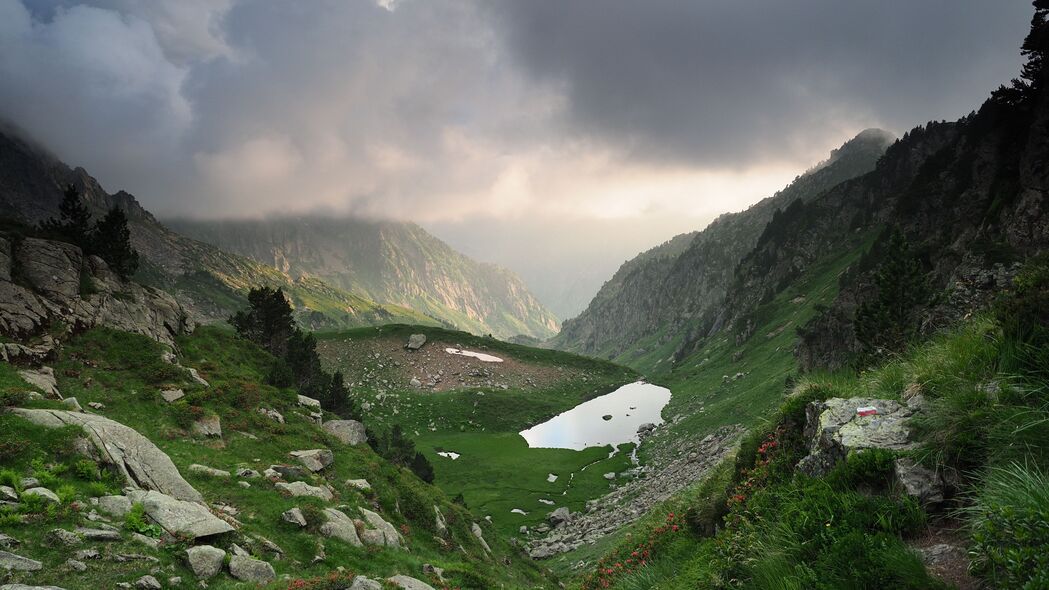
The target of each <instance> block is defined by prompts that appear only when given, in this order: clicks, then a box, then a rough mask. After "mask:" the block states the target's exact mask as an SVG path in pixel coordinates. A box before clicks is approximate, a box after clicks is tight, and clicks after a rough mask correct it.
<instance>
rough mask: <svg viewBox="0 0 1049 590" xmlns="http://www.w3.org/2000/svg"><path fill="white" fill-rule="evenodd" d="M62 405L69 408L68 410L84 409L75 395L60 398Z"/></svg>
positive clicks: (78, 410) (77, 410) (81, 410)
mask: <svg viewBox="0 0 1049 590" xmlns="http://www.w3.org/2000/svg"><path fill="white" fill-rule="evenodd" d="M62 405H63V406H65V407H67V408H69V409H70V410H72V411H74V412H83V411H84V407H83V406H81V405H80V402H79V401H77V399H76V398H75V397H67V398H65V399H63V400H62Z"/></svg>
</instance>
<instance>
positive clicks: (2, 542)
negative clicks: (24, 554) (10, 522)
mask: <svg viewBox="0 0 1049 590" xmlns="http://www.w3.org/2000/svg"><path fill="white" fill-rule="evenodd" d="M21 544H22V542H21V541H19V540H18V539H16V538H14V537H11V536H8V535H5V534H3V533H0V547H3V548H4V549H10V548H12V547H17V546H18V545H21Z"/></svg>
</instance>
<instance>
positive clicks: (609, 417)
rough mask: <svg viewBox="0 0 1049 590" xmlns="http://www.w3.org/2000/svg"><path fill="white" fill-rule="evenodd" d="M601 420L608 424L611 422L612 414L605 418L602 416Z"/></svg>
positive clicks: (606, 415)
mask: <svg viewBox="0 0 1049 590" xmlns="http://www.w3.org/2000/svg"><path fill="white" fill-rule="evenodd" d="M601 419H602V420H604V421H605V422H608V421H609V420H611V419H612V414H605V415H604V416H601Z"/></svg>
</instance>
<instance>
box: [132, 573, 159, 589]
mask: <svg viewBox="0 0 1049 590" xmlns="http://www.w3.org/2000/svg"><path fill="white" fill-rule="evenodd" d="M135 588H138V589H139V590H161V589H162V588H163V586H161V585H160V582H159V581H157V579H156V578H154V577H153V576H142V577H141V578H139V579H137V580H135Z"/></svg>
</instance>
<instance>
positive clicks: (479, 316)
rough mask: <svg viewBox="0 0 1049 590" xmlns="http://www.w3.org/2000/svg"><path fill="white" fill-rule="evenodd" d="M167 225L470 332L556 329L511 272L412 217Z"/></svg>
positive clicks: (279, 267)
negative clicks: (409, 220)
mask: <svg viewBox="0 0 1049 590" xmlns="http://www.w3.org/2000/svg"><path fill="white" fill-rule="evenodd" d="M169 225H170V226H171V227H172V228H173V229H175V230H177V231H179V232H180V233H182V234H185V235H188V236H191V237H194V238H197V239H199V240H201V241H203V242H207V243H209V244H213V245H215V246H217V247H219V248H221V249H223V250H226V251H229V252H235V253H237V254H241V255H244V256H247V257H249V258H251V259H253V260H255V261H257V262H259V263H262V264H265V265H268V266H271V267H273V268H275V269H277V270H280V271H281V272H284V273H287V274H289V275H290V276H292V277H294V278H301V277H307V276H314V277H319V278H321V279H322V280H324V281H326V282H327V283H329V284H332V285H334V286H336V287H339V288H341V289H344V290H346V291H349V292H352V293H355V294H358V295H360V296H362V297H366V298H369V299H372V300H374V301H378V302H382V303H390V304H396V305H401V306H405V307H409V308H412V309H415V310H419V311H421V312H423V313H425V314H427V315H430V316H432V317H434V318H437V319H439V320H442V321H444V322H448V323H450V324H454V325H456V326H459V327H462V328H466V329H469V330H470V331H473V332H480V333H489V332H491V333H493V334H495V335H496V336H501V337H509V336H514V335H519V334H521V335H527V336H532V337H539V338H545V337H548V336H550V335H551V334H553V333H555V332H556V331H557V322H556V319H555V318H554V316H553V315H552V314H551V313H550V312H549V311H548V310H547V309H546V308H545V307H544V306H543V305H542V304H541V303H540V302H539V301H538V300H537V299H536V298H535V297H534V296H533V295H532V294H531V293H530V292H529V291H528V289H527V287H525V285H524V283H523V282H522V281H521V280H520V278H518V277H517V276H516V275H515V274H513V273H512V272H510V271H508V270H506V269H503V268H501V267H498V266H495V265H491V264H483V263H479V262H477V261H475V260H473V259H470V258H468V257H466V256H464V255H462V254H460V253H459V252H457V251H455V250H453V249H452V248H451V247H450V246H448V245H447V244H445V243H444V242H442V241H441V240H439V239H437V238H435V237H434V236H433V235H431V234H429V233H428V232H426V231H425V230H424V229H422V228H421V227H419V226H417V225H415V224H412V223H400V222H393V221H368V220H362V219H328V218H319V217H294V218H274V219H268V220H263V221H228V222H201V221H172V222H169Z"/></svg>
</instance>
